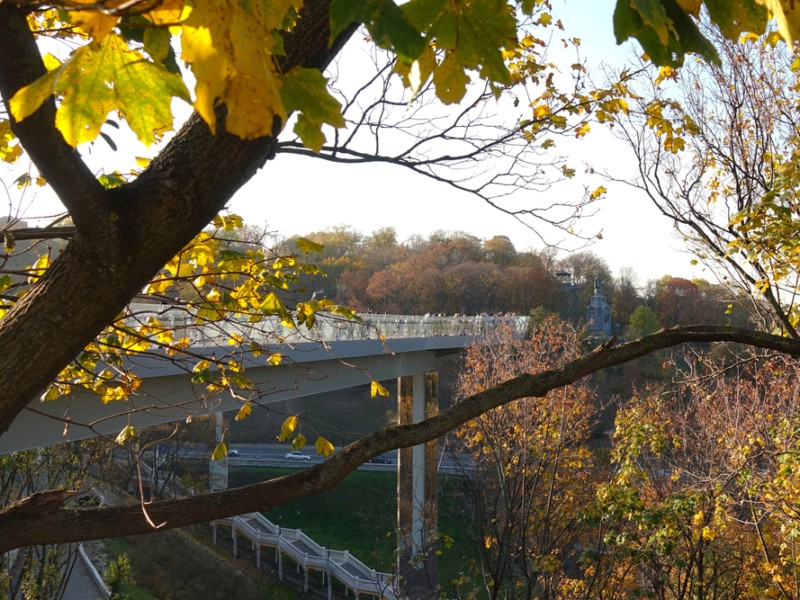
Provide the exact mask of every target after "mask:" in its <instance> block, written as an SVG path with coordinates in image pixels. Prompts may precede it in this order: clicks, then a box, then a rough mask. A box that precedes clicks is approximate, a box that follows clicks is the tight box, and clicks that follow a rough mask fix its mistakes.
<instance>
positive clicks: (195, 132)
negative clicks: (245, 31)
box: [0, 0, 355, 434]
mask: <svg viewBox="0 0 800 600" xmlns="http://www.w3.org/2000/svg"><path fill="white" fill-rule="evenodd" d="M329 5H330V2H329V1H328V0H312V1H309V2H306V7H305V9H304V12H303V18H301V19H300V20H299V24H298V26H297V28H296V29H295V30H294V31H293V32H292V34H291V35H289V36H287V39H286V50H287V58H286V60H285V64H284V65H283V68H284V69H285V70H289V69H290V68H291V67H293V66H295V65H303V66H308V67H316V68H320V69H322V68H324V67H325V66H326V65H327V64H328V63H329V62H330V60H331V59H332V58H333V56H335V55H336V53H337V52H338V51H339V49H340V48H341V45H342V44H343V43H344V42H345V41H346V39H347V38H348V37H349V35H351V34H352V32H353V31H354V29H355V27H351V28H349V29H348V30H347V31H346V32H345V33H344V34H343V35H341V36H340V37H339V39H337V40H336V41H335V43H334V45H333V46H332V47H331V46H330V45H329V38H330V30H329V26H328V8H329ZM0 30H2V35H0V92H1V93H2V95H3V98H4V100H5V101H6V103H7V102H8V99H9V98H11V97H12V96H13V94H14V93H15V92H16V90H17V89H19V88H20V87H21V86H23V85H26V84H28V83H30V82H31V81H33V80H35V79H36V78H37V77H38V76H39V75H41V73H43V72H44V67H43V66H42V63H41V57H40V56H39V53H38V50H37V48H36V45H35V43H34V39H33V35H32V34H31V32H30V31H29V30H28V28H27V24H26V21H25V17H24V14H22V12H21V11H20V10H19V9H17V8H15V7H13V6H10V5H6V4H2V5H0ZM223 112H224V111H223V110H220V113H223ZM53 114H54V109H53V103H52V102H50V103H46V104H45V105H44V106H43V107H42V108H41V109H40V110H39V111H37V112H36V113H35V114H34V115H32V116H30V117H28V118H27V119H25V120H24V121H22V122H20V123H12V126H13V128H14V131H15V133H16V134H17V136H18V137H19V139H20V140H21V141H22V143H23V145H24V147H25V148H26V150H27V151H28V152H29V154H30V156H31V157H32V159H33V160H34V161H35V163H36V165H37V167H38V168H39V170H40V171H41V172H42V173H43V174H44V176H45V177H46V178H47V179H48V181H49V182H50V183H51V185H52V187H53V189H54V190H55V191H56V193H58V194H59V197H60V198H61V199H62V201H63V202H64V204H65V206H66V207H67V208H68V210H69V211H70V215H71V216H72V217H73V219H74V221H75V225H76V226H77V231H78V232H77V235H76V236H75V237H74V238H73V239H72V241H70V243H69V245H68V246H67V248H66V250H65V251H64V252H63V254H62V255H61V256H60V257H59V258H58V260H57V261H56V262H55V264H54V265H53V266H52V267H51V268H50V269H49V270H48V272H47V273H46V275H45V276H44V277H43V278H42V279H41V280H40V281H39V282H38V283H36V284H35V285H34V286H33V287H32V289H31V291H30V292H29V293H28V294H27V295H26V296H25V297H24V298H23V299H22V300H20V301H19V302H17V304H16V305H15V306H14V308H13V309H12V310H11V311H9V313H8V314H7V315H6V316H5V317H4V318H3V319H2V320H0V359H2V360H0V434H2V433H3V432H4V431H6V430H7V429H8V427H9V425H10V423H11V422H12V421H13V419H14V417H15V416H16V415H17V414H18V413H19V411H21V410H22V409H23V408H24V407H25V406H26V405H27V404H28V402H30V401H31V400H33V399H35V398H36V397H37V396H38V395H40V394H41V393H42V391H43V390H44V389H45V387H46V386H47V385H49V383H50V382H51V381H53V379H54V378H55V377H56V375H57V374H58V373H59V372H60V370H61V369H62V368H63V367H64V366H65V365H66V364H68V363H69V361H70V360H72V359H73V358H74V357H75V356H76V355H77V354H78V353H79V352H80V351H81V350H82V349H83V348H84V347H85V346H86V345H87V344H88V343H89V342H90V341H91V340H92V339H93V338H94V337H95V336H96V335H97V334H98V333H99V332H100V331H101V330H102V328H103V327H105V326H106V325H108V324H109V323H111V322H112V321H113V320H114V319H115V317H116V316H117V315H118V314H119V312H120V311H121V310H122V309H123V308H124V307H125V305H126V304H127V303H128V302H129V301H130V300H131V298H133V296H134V295H135V294H136V293H137V292H139V291H140V290H141V289H142V288H143V287H144V286H145V284H146V283H147V282H148V281H149V279H150V278H151V277H153V275H155V274H156V273H157V272H158V270H159V269H161V268H162V267H163V266H164V264H166V262H167V261H169V260H170V259H171V258H172V257H173V256H175V255H176V254H177V253H178V252H179V251H180V250H181V248H183V246H184V245H185V244H187V243H188V242H189V241H190V240H191V239H192V238H193V237H194V236H195V235H196V234H197V233H198V232H200V231H201V230H202V229H203V227H205V226H206V225H207V224H208V223H209V222H210V221H211V219H212V218H213V217H214V216H215V215H216V214H217V213H218V212H219V211H220V210H221V209H222V208H223V207H224V206H225V205H226V203H227V202H228V201H229V199H230V198H231V196H233V194H234V193H235V192H236V191H237V190H238V189H239V188H240V187H241V186H242V185H243V184H244V183H245V182H246V181H247V180H248V179H250V177H252V176H253V174H255V172H256V171H257V170H258V169H259V168H260V167H262V166H263V165H264V164H265V162H266V161H267V160H269V159H270V158H271V157H272V156H274V153H275V148H276V141H275V139H274V138H273V137H266V138H261V139H257V140H251V141H245V140H241V139H239V138H237V137H235V136H233V135H230V134H227V133H225V132H224V131H220V132H219V133H217V135H211V133H210V131H209V129H208V127H207V126H206V125H205V123H204V122H202V120H200V119H199V118H198V117H197V116H196V115H195V116H193V117H192V118H190V120H189V121H188V122H187V123H186V125H185V126H184V127H183V128H182V129H181V131H180V132H179V133H178V134H177V135H176V136H175V137H174V138H173V140H172V141H171V142H170V143H169V144H168V145H167V146H166V147H165V149H164V150H163V151H162V152H161V153H160V155H159V156H158V157H157V158H156V159H155V160H153V162H152V163H151V165H150V166H149V168H148V169H147V170H146V171H145V172H144V173H142V174H141V175H140V176H139V177H138V178H137V179H136V180H135V181H133V182H132V183H130V184H128V185H125V186H123V187H121V188H118V189H115V190H108V191H106V190H103V189H102V188H101V187H100V185H99V184H98V183H97V181H96V180H95V179H94V177H93V176H92V175H91V173H90V172H89V171H88V169H86V167H85V165H84V164H83V162H82V161H81V160H80V156H79V155H78V154H77V152H75V151H74V150H72V149H71V148H69V147H68V146H67V145H66V143H65V142H64V140H63V138H62V137H61V135H60V133H58V131H57V130H55V128H54V120H53ZM223 122H224V120H223ZM276 125H277V124H276ZM219 129H220V130H222V129H223V127H222V126H220V127H219ZM279 130H280V127H276V133H277V132H278V131H279ZM274 201H275V210H281V199H280V198H276V199H275V200H274Z"/></svg>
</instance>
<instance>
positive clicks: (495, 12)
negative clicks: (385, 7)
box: [403, 0, 517, 100]
mask: <svg viewBox="0 0 800 600" xmlns="http://www.w3.org/2000/svg"><path fill="white" fill-rule="evenodd" d="M403 11H404V12H405V13H406V14H408V15H409V19H410V21H411V23H412V24H413V25H414V26H415V27H417V28H419V29H421V30H422V31H425V32H426V34H427V39H428V41H429V42H432V43H435V44H436V47H437V48H440V49H443V50H445V51H449V52H452V53H453V56H452V57H451V60H452V61H454V62H455V64H458V65H459V66H460V67H461V68H462V70H464V69H468V70H477V71H479V72H480V74H481V77H483V78H485V79H488V80H489V81H493V82H495V83H502V84H504V85H507V84H509V83H510V82H511V74H510V73H509V71H508V67H507V66H506V63H505V61H504V60H503V50H504V49H510V48H512V47H514V46H516V41H517V21H516V17H515V15H514V11H513V10H512V8H511V6H510V5H509V4H508V2H506V0H484V1H483V2H472V3H468V4H467V3H459V2H443V1H441V0H410V2H408V3H406V4H404V5H403ZM442 66H445V65H444V64H443V65H442ZM447 68H448V69H449V72H450V73H451V74H452V73H454V71H455V68H454V65H453V64H451V65H448V66H447ZM465 77H466V75H465ZM434 81H436V77H435V75H434ZM437 95H438V96H439V97H440V98H442V99H443V100H444V98H443V96H442V93H441V92H440V91H439V90H438V85H437Z"/></svg>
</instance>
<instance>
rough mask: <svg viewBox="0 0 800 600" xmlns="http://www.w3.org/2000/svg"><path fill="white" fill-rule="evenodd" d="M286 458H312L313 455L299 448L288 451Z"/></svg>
mask: <svg viewBox="0 0 800 600" xmlns="http://www.w3.org/2000/svg"><path fill="white" fill-rule="evenodd" d="M283 458H285V459H286V460H311V457H310V456H309V455H308V454H303V453H302V452H300V451H299V450H293V451H292V452H287V453H286V456H284V457H283Z"/></svg>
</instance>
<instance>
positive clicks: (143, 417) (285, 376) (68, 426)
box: [0, 342, 443, 454]
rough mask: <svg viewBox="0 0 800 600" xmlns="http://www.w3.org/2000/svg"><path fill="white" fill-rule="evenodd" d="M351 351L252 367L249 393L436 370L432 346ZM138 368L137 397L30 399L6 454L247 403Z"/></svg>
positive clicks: (179, 376) (257, 398) (171, 372)
mask: <svg viewBox="0 0 800 600" xmlns="http://www.w3.org/2000/svg"><path fill="white" fill-rule="evenodd" d="M353 344H354V342H350V343H349V344H348V345H353ZM442 350H443V349H439V352H441V351H442ZM372 352H375V349H373V350H372ZM352 354H354V353H353V352H350V353H349V355H348V353H345V352H338V353H335V354H332V353H331V352H330V351H328V352H326V353H324V354H320V353H319V352H317V351H315V350H311V351H309V353H308V354H300V355H298V352H297V351H296V352H295V356H294V357H292V361H291V362H290V363H288V364H282V365H278V366H263V365H262V366H253V365H251V366H248V368H247V376H248V378H249V379H250V380H251V381H253V382H254V384H255V389H254V390H248V391H247V392H248V393H249V392H251V397H252V400H253V401H254V402H256V403H260V404H270V403H273V402H280V401H283V400H289V399H293V398H301V397H304V396H309V395H312V394H319V393H324V392H330V391H334V390H341V389H346V388H351V387H357V386H360V385H364V384H368V383H370V381H373V380H375V381H385V380H388V379H393V378H396V377H402V376H405V375H410V374H414V373H424V372H426V371H432V370H435V368H436V356H437V351H434V350H420V351H401V352H395V353H392V354H387V353H385V348H382V349H381V350H379V351H378V353H377V354H373V355H366V356H358V355H352ZM333 356H336V358H334V357H333ZM148 369H149V370H148ZM137 374H138V375H139V376H140V377H142V384H141V386H140V387H139V389H138V390H137V392H136V395H135V396H132V397H131V398H129V399H128V400H126V401H124V402H109V403H108V404H103V403H102V402H101V401H100V399H99V398H98V397H97V396H96V395H93V394H88V393H76V394H74V395H71V396H67V397H63V398H59V399H58V400H55V401H53V402H34V403H31V404H30V405H29V406H28V407H27V408H26V409H25V410H24V411H23V412H22V413H20V415H19V416H18V417H17V419H16V420H15V421H14V423H13V424H12V425H11V427H10V428H9V430H8V431H7V432H6V433H4V434H3V435H2V436H0V454H7V453H10V452H15V451H18V450H25V449H29V448H40V447H43V446H50V445H53V444H59V443H63V442H67V441H74V440H80V439H86V438H90V437H96V436H98V435H111V436H116V435H117V434H118V433H119V432H120V431H121V430H122V429H123V428H125V427H126V426H127V425H132V426H134V427H136V428H141V427H146V426H149V425H156V424H161V423H168V422H174V421H180V420H184V419H186V418H187V417H188V416H205V415H209V414H213V413H216V412H221V411H227V410H237V409H238V408H239V407H240V406H241V402H242V401H241V400H238V399H235V398H233V397H232V396H231V395H230V394H229V393H228V392H227V391H226V392H222V393H218V394H216V395H212V396H209V393H208V390H207V389H206V385H205V384H193V383H192V381H191V374H190V373H189V374H187V373H186V372H185V371H184V370H181V369H178V368H177V367H175V366H170V365H167V366H164V365H160V366H156V365H155V363H154V364H153V365H152V366H150V365H147V364H140V365H138V366H137Z"/></svg>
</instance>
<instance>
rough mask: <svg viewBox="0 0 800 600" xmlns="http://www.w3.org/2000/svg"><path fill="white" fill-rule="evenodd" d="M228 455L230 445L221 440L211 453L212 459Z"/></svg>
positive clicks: (219, 458)
mask: <svg viewBox="0 0 800 600" xmlns="http://www.w3.org/2000/svg"><path fill="white" fill-rule="evenodd" d="M226 456H228V446H226V445H225V442H220V443H219V444H217V447H216V448H214V452H212V453H211V460H222V459H223V458H225V457H226Z"/></svg>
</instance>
